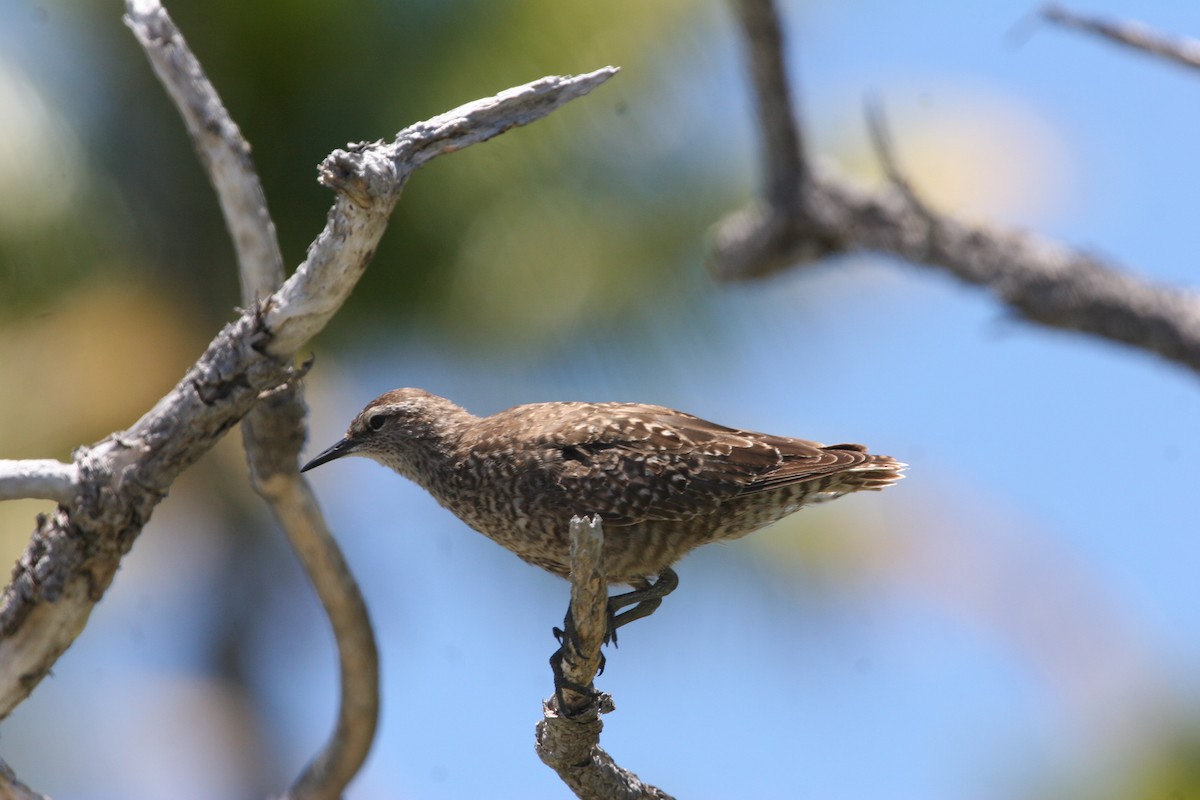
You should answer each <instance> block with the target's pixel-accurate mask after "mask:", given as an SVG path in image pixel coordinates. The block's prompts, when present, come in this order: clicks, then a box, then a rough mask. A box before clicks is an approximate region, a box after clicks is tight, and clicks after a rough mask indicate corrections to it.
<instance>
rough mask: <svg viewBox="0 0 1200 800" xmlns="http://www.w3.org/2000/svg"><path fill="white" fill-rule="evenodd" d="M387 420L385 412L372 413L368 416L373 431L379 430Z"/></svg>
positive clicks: (369, 425)
mask: <svg viewBox="0 0 1200 800" xmlns="http://www.w3.org/2000/svg"><path fill="white" fill-rule="evenodd" d="M385 422H387V417H385V416H384V415H383V414H372V415H371V416H369V417H367V427H368V428H370V429H371V430H373V431H377V430H379V429H380V428H382V427H383V423H385Z"/></svg>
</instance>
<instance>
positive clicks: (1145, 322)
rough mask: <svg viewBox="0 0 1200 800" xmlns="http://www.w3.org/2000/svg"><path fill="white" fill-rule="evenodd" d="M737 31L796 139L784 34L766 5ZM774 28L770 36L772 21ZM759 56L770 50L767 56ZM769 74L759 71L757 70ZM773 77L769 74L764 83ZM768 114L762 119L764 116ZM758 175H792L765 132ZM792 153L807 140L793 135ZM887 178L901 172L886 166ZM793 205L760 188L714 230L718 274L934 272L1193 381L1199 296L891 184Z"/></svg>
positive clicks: (752, 0) (745, 1)
mask: <svg viewBox="0 0 1200 800" xmlns="http://www.w3.org/2000/svg"><path fill="white" fill-rule="evenodd" d="M733 3H734V7H735V9H736V10H737V14H738V17H739V19H754V20H756V24H754V25H744V27H743V33H744V36H745V39H746V47H747V49H748V52H749V53H752V54H753V55H752V56H751V64H752V66H751V69H750V74H751V76H752V78H753V80H754V88H755V97H756V102H757V104H758V106H759V108H760V109H762V108H766V107H773V108H775V111H773V112H771V114H770V115H769V116H770V117H771V119H772V120H773V122H772V123H771V124H772V125H773V126H780V125H783V124H785V123H784V122H783V120H786V119H790V120H791V124H792V125H793V126H795V127H796V128H797V129H799V125H798V124H797V123H796V122H795V119H794V117H793V116H792V112H791V108H790V93H789V92H787V91H780V87H786V86H787V79H786V75H785V74H784V72H783V70H784V60H783V49H782V39H783V37H782V34H781V33H780V31H779V29H778V18H777V16H776V15H775V14H774V12H773V4H772V3H771V0H733ZM772 20H774V22H775V24H774V29H772V26H771V21H772ZM762 49H767V50H773V51H777V52H775V54H774V55H772V56H770V57H765V56H763V55H762V54H761V53H760V52H759V51H760V50H762ZM764 65H765V66H764ZM765 67H771V68H772V69H773V70H774V72H773V74H770V75H764V73H765V72H767V71H768V70H767V69H765ZM767 116H768V114H767V113H766V112H764V111H761V110H760V112H759V117H760V118H765V117H767ZM762 138H763V149H764V157H765V160H766V163H767V167H766V168H765V174H767V175H774V174H775V173H776V172H778V171H786V170H790V169H794V168H795V166H794V165H795V162H796V158H795V156H794V155H792V154H789V153H788V152H787V149H788V145H787V144H786V141H787V139H788V138H789V137H786V136H781V135H779V134H778V133H774V134H772V133H769V132H764V133H763V134H762ZM794 138H795V141H796V142H800V141H802V139H801V137H800V135H799V134H796V136H795V137H794ZM893 172H894V174H898V168H895V167H894V165H893ZM801 177H802V180H800V181H798V182H797V184H796V187H797V188H796V195H795V196H794V197H793V198H790V199H780V198H777V197H775V196H774V195H773V190H772V189H771V187H772V186H775V185H776V184H777V181H778V179H776V178H771V179H769V180H768V181H767V189H766V190H765V191H764V195H763V198H762V199H760V200H756V201H754V202H753V203H751V204H750V205H749V206H747V207H746V208H744V209H741V210H740V211H737V212H734V213H732V214H730V215H729V216H728V217H726V218H725V219H724V220H722V221H721V222H720V223H718V225H717V228H716V233H715V237H714V238H715V245H714V250H713V253H712V261H713V269H714V272H715V273H716V275H717V276H718V277H719V278H721V279H724V280H742V279H747V278H754V277H759V276H763V275H767V274H771V273H774V272H778V271H779V270H782V269H784V268H787V267H792V266H796V265H800V264H805V263H809V262H813V261H816V260H818V259H821V258H824V257H826V256H828V255H831V254H836V253H844V252H850V251H860V250H865V251H874V252H879V253H886V254H889V255H893V256H896V257H899V258H902V259H905V260H907V261H910V262H912V263H913V264H920V265H925V266H928V267H934V268H937V269H940V270H942V271H943V272H946V273H947V274H949V275H952V276H954V277H956V278H958V279H959V280H962V281H965V282H967V283H970V284H974V285H976V286H982V287H984V288H987V289H989V290H990V291H991V292H992V293H993V294H994V295H995V296H996V297H997V298H998V299H999V300H1000V301H1002V302H1003V303H1004V304H1006V305H1007V306H1008V307H1009V308H1010V309H1012V310H1013V311H1014V312H1015V313H1017V314H1018V315H1020V316H1021V317H1024V318H1025V319H1027V320H1029V321H1032V322H1037V323H1039V324H1041V325H1045V326H1048V327H1053V328H1060V329H1065V330H1071V331H1076V332H1080V333H1087V334H1091V335H1094V336H1098V337H1100V338H1103V339H1107V340H1109V341H1113V342H1120V343H1122V344H1127V345H1131V346H1133V347H1137V348H1140V349H1142V350H1145V351H1148V352H1152V353H1157V354H1158V355H1160V356H1162V357H1164V358H1166V359H1168V360H1171V361H1174V362H1176V363H1178V364H1181V365H1183V366H1185V367H1187V368H1189V369H1191V370H1192V371H1193V372H1196V373H1200V295H1197V294H1196V293H1195V292H1191V291H1185V290H1183V289H1178V288H1175V287H1170V286H1164V285H1161V284H1156V283H1154V282H1152V281H1148V280H1146V279H1144V278H1141V277H1139V276H1137V275H1135V274H1133V273H1132V272H1130V271H1128V270H1126V269H1124V268H1122V267H1121V266H1119V265H1117V264H1115V263H1113V262H1111V261H1109V260H1107V259H1104V258H1102V257H1100V256H1097V255H1094V254H1091V253H1085V252H1082V251H1079V250H1075V249H1072V248H1070V247H1067V246H1065V245H1062V244H1058V243H1056V242H1053V241H1050V240H1048V239H1046V238H1044V237H1040V236H1037V235H1035V234H1032V233H1027V232H1024V231H1016V230H1005V229H1002V228H999V227H994V226H987V225H979V224H972V223H968V222H964V221H962V220H958V219H955V218H954V217H953V216H951V215H948V214H943V213H939V212H936V211H932V210H930V209H929V208H928V207H926V206H925V205H924V204H922V203H919V202H916V201H915V195H913V194H912V192H911V191H905V190H904V188H905V187H904V186H903V185H900V186H897V185H893V186H892V187H891V188H890V189H889V190H886V191H879V192H873V191H868V190H865V189H863V188H860V187H857V186H854V185H853V184H851V183H849V182H847V181H844V180H842V179H839V178H836V177H831V176H827V175H817V174H815V173H813V172H802V173H801Z"/></svg>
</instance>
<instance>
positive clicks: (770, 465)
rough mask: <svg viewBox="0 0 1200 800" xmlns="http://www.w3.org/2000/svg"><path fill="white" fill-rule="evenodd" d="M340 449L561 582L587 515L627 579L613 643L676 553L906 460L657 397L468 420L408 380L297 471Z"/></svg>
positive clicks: (671, 576) (890, 474)
mask: <svg viewBox="0 0 1200 800" xmlns="http://www.w3.org/2000/svg"><path fill="white" fill-rule="evenodd" d="M351 455H354V456H365V457H367V458H371V459H373V460H375V461H377V462H379V463H380V464H382V465H384V466H386V467H389V468H391V469H392V470H394V471H395V472H397V473H399V474H400V475H402V476H404V477H405V478H408V479H409V480H412V481H414V482H415V483H417V484H418V485H420V486H421V487H422V488H424V489H425V490H426V491H428V492H429V493H430V494H431V495H432V496H433V497H434V498H435V499H436V500H437V501H438V502H439V503H440V504H441V505H443V506H444V507H446V508H447V509H449V510H450V511H451V512H453V513H454V514H455V515H456V516H457V517H458V518H459V519H461V520H462V521H463V522H465V523H466V524H467V525H469V526H470V527H472V528H474V529H475V530H476V531H479V532H480V533H482V534H484V535H485V536H487V537H488V538H490V539H492V540H493V541H495V542H496V543H498V544H500V545H501V546H503V547H505V548H506V549H508V550H510V551H511V552H513V553H514V554H516V555H517V556H518V557H520V558H521V559H523V560H525V561H527V562H529V563H530V564H533V565H535V566H538V567H541V568H542V569H545V570H547V571H549V572H551V573H553V574H555V575H558V576H560V577H563V578H569V575H570V569H571V565H570V553H571V545H570V534H569V526H570V520H571V518H572V517H574V516H581V517H582V516H599V517H600V519H601V521H602V524H603V530H604V544H603V551H602V560H603V565H604V571H605V574H606V577H607V580H608V582H609V584H610V585H621V584H624V585H628V586H630V587H632V591H629V592H626V593H624V594H618V595H614V596H612V597H611V598H610V599H609V604H608V612H609V622H608V624H609V629H608V633H607V635H606V641H611V642H614V643H615V641H616V631H617V629H618V628H619V627H621V626H623V625H626V624H628V623H629V622H632V621H634V620H635V619H641V618H643V617H646V616H649V615H650V614H652V613H653V612H654V611H655V610H656V609H657V608H658V607H659V605H660V604H661V603H662V598H663V597H665V596H666V595H667V594H669V593H670V592H672V591H673V590H674V589H675V588H676V587H677V586H678V584H679V578H678V575H677V574H676V573H675V571H674V569H673V567H674V565H675V564H676V562H678V561H679V560H680V559H681V558H683V556H685V555H686V554H687V553H689V552H690V551H692V550H694V549H695V548H697V547H700V546H702V545H705V544H708V543H710V542H717V541H725V540H730V539H738V538H741V537H743V536H746V535H747V534H749V533H752V532H754V531H756V530H758V529H760V528H763V527H765V526H767V525H770V524H771V523H773V522H776V521H778V520H780V519H782V518H784V517H786V516H789V515H790V514H792V513H794V512H796V511H798V510H800V508H801V507H803V506H805V505H807V504H809V503H814V502H820V501H823V500H830V499H833V498H836V497H840V496H842V495H844V494H849V493H851V492H857V491H863V490H880V489H885V488H887V487H888V486H891V485H892V484H894V483H895V482H896V481H898V480H899V479H900V478H902V477H903V474H902V473H903V470H904V469H905V467H907V465H906V464H904V463H902V462H900V461H897V460H896V459H894V458H892V457H891V456H884V455H872V454H870V453H869V452H867V448H866V447H865V446H863V445H861V444H834V445H824V444H820V443H818V442H813V441H808V440H805V439H794V438H789V437H785V436H774V435H770V434H765V433H756V432H753V431H747V430H741V429H738V428H730V427H726V426H724V425H718V424H717V423H714V422H709V421H707V420H704V419H701V418H699V417H696V416H693V415H691V414H686V413H684V412H682V411H676V410H674V409H671V408H666V407H664V406H658V405H647V404H643V403H618V402H595V403H589V402H546V403H533V404H529V405H519V406H515V407H513V408H509V409H507V410H505V411H501V412H499V413H497V414H494V415H492V416H489V417H479V416H476V415H474V414H472V413H470V412H469V411H467V410H466V409H464V408H462V407H460V406H458V405H456V404H455V403H453V402H452V401H450V400H447V399H446V398H444V397H439V396H438V395H436V394H432V393H430V392H427V391H425V390H423V389H414V388H404V389H395V390H393V391H390V392H386V393H384V394H382V395H380V396H379V397H377V398H375V399H374V400H372V401H371V402H370V403H368V404H367V405H366V407H365V408H363V409H362V411H360V412H359V413H358V415H357V416H355V417H354V419H353V420H352V421H351V422H350V426H349V428H348V429H347V431H346V434H345V436H343V437H342V439H341V440H339V441H338V442H337V443H335V444H334V445H333V446H331V447H329V448H328V449H326V450H324V451H322V452H321V453H320V454H319V455H317V456H316V457H315V458H313V459H312V460H311V461H309V462H308V463H307V464H305V465H304V466H303V467H302V469H301V471H302V472H307V471H308V470H311V469H313V468H315V467H319V466H321V465H322V464H326V463H328V462H330V461H333V460H335V459H338V458H342V457H344V456H351ZM622 609H625V610H622ZM618 612H620V613H618ZM568 627H569V621H568ZM560 634H561V631H558V630H557V629H556V635H559V636H560V640H561V635H560Z"/></svg>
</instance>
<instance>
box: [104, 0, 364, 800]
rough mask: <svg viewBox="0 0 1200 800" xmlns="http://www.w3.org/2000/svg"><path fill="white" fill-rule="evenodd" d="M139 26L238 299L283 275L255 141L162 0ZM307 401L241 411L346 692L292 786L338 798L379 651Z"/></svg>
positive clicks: (252, 453) (256, 476) (293, 399)
mask: <svg viewBox="0 0 1200 800" xmlns="http://www.w3.org/2000/svg"><path fill="white" fill-rule="evenodd" d="M127 11H128V13H127V16H126V23H127V24H128V25H129V26H130V27H131V28H132V29H133V31H134V33H135V35H136V36H137V38H138V41H140V42H141V43H142V46H143V48H145V50H146V54H147V56H148V57H149V58H150V62H151V64H152V65H153V66H154V69H155V72H156V73H157V75H158V77H159V80H160V81H161V82H162V83H163V85H164V87H165V88H166V90H167V93H168V94H169V95H170V96H171V98H172V100H174V102H175V104H176V106H177V107H178V109H179V111H180V114H181V115H182V116H183V119H184V123H185V124H186V126H187V129H188V133H189V134H190V135H191V137H192V142H193V143H194V144H195V147H196V151H197V154H198V155H199V156H200V161H201V163H202V164H203V165H204V167H205V169H206V170H207V172H208V175H209V180H210V181H211V182H212V184H213V187H214V189H216V192H217V198H218V201H219V203H220V205H221V210H222V212H223V213H224V216H225V221H226V225H227V227H228V228H229V231H230V234H231V235H232V237H233V240H234V245H235V250H236V253H237V258H238V272H239V274H240V275H241V282H242V302H243V303H245V304H246V305H252V304H253V303H255V302H256V301H257V300H258V298H260V297H266V296H267V295H269V294H270V293H271V292H273V291H275V290H276V289H277V288H278V287H279V285H280V284H282V283H283V258H282V256H281V254H280V250H279V243H278V240H277V237H276V235H275V226H274V223H273V222H272V221H271V216H270V213H269V212H268V210H267V205H266V195H265V193H264V192H263V190H262V185H261V183H260V182H259V179H258V175H257V173H256V171H255V169H254V164H253V162H252V160H251V158H250V146H249V144H247V143H246V141H245V140H244V139H243V138H242V135H241V131H240V130H239V129H238V127H237V125H236V124H234V122H233V120H232V119H231V118H230V116H229V114H228V112H227V111H226V109H225V106H224V104H223V103H222V102H221V99H220V97H219V95H218V94H217V92H216V90H215V89H214V88H213V86H212V84H211V83H210V82H209V81H208V79H207V78H206V77H205V75H204V72H203V70H202V68H201V66H200V63H199V61H198V60H197V59H196V58H195V57H194V56H193V55H192V53H191V50H190V49H189V48H188V46H187V42H186V41H185V40H184V38H183V36H182V35H181V34H180V32H179V31H178V29H177V28H176V27H175V25H174V23H173V22H172V21H171V19H170V17H169V16H168V15H167V13H166V11H165V10H164V9H163V8H162V7H161V6H160V5H159V4H158V2H157V0H129V2H128V3H127ZM307 412H308V409H307V407H306V405H305V403H304V397H303V389H302V387H301V386H300V385H299V384H298V383H293V384H290V385H288V386H286V387H283V388H281V389H280V390H279V391H277V392H274V393H273V394H272V395H271V397H270V398H269V399H267V400H265V401H263V402H260V403H258V404H256V405H255V406H254V407H253V408H251V409H250V412H249V413H248V414H247V415H246V417H245V419H243V420H242V439H243V443H244V446H245V448H246V454H247V460H248V463H249V466H250V472H251V478H252V483H253V485H254V488H255V491H257V492H258V494H259V495H260V496H261V497H262V498H263V499H264V500H265V501H266V502H267V504H268V505H269V506H270V508H271V510H272V512H273V513H274V515H275V518H276V519H277V520H278V521H279V523H280V525H281V526H282V528H283V530H284V532H285V533H286V534H287V537H288V540H289V542H290V543H291V545H292V547H293V549H294V550H295V551H296V553H297V555H298V556H299V558H300V561H301V563H302V564H303V566H304V569H305V572H306V573H307V574H308V576H309V580H311V581H312V583H313V586H314V588H315V589H316V591H317V594H318V596H319V597H320V599H321V605H322V607H323V608H324V609H325V613H326V615H327V616H328V618H329V621H330V625H331V627H332V629H333V634H334V639H335V641H336V642H337V647H338V659H339V668H340V675H339V677H340V683H339V685H340V687H341V697H340V703H339V705H338V716H337V721H336V724H335V726H334V731H333V735H332V737H331V738H330V740H329V741H328V742H327V743H326V744H325V745H324V747H323V748H322V750H321V751H320V752H319V753H318V754H317V756H316V757H314V758H313V759H312V760H311V761H310V762H309V763H308V765H307V766H306V767H305V769H304V771H303V773H302V774H301V775H300V776H299V778H297V780H296V781H295V782H294V784H293V785H292V788H291V790H290V791H289V793H288V796H289V797H290V798H294V799H295V800H302V799H304V800H308V799H309V798H311V799H313V800H317V799H324V798H329V799H331V800H332V799H333V798H338V797H340V796H341V794H342V791H343V790H344V789H345V787H346V785H347V784H348V783H349V782H350V780H351V779H352V778H353V777H354V775H355V774H356V773H357V772H358V770H359V768H360V767H361V766H362V763H363V762H364V761H365V760H366V757H367V753H368V752H369V751H370V748H371V743H372V742H373V740H374V738H375V729H376V726H377V723H378V719H379V656H378V648H377V646H376V643H375V636H374V631H373V630H372V627H371V620H370V616H369V614H368V612H367V607H366V603H365V602H364V601H363V597H362V592H361V590H360V589H359V587H358V583H357V581H355V579H354V576H353V575H352V574H351V572H350V569H349V567H348V566H347V564H346V560H345V557H344V556H343V554H342V551H341V549H340V548H339V547H338V545H337V542H336V540H335V539H334V537H333V535H332V533H331V532H330V530H329V526H328V524H327V523H326V521H325V518H324V516H323V515H322V514H321V509H320V506H319V505H318V504H317V501H316V498H315V497H314V495H313V493H312V490H311V488H310V487H309V485H308V482H307V481H306V480H304V478H303V477H301V475H300V473H299V471H298V469H297V467H298V463H299V455H300V450H301V448H302V447H303V445H304V440H305V438H306V435H307V428H306V424H305V419H306V417H307Z"/></svg>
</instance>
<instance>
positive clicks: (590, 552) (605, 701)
mask: <svg viewBox="0 0 1200 800" xmlns="http://www.w3.org/2000/svg"><path fill="white" fill-rule="evenodd" d="M603 549H604V528H603V525H602V523H601V522H600V518H599V517H598V516H597V517H591V518H582V517H573V518H572V519H571V610H570V612H569V617H570V618H571V619H572V620H573V621H574V624H573V625H568V628H573V629H574V630H573V631H571V630H568V631H567V632H566V635H564V637H563V647H564V648H566V653H565V657H564V658H563V660H562V671H563V677H564V678H565V679H566V681H567V682H569V683H573V684H575V685H576V686H580V687H585V691H584V692H582V693H581V692H579V691H577V690H576V689H574V688H563V689H562V696H563V699H564V705H565V706H566V707H565V708H561V709H560V708H559V707H558V699H557V697H554V698H551V699H549V700H547V701H545V702H544V703H543V704H542V721H541V722H539V723H538V725H537V753H538V757H539V758H541V759H542V761H543V763H545V764H546V765H547V766H548V767H550V768H551V769H553V770H554V771H555V772H557V773H558V776H559V777H560V778H562V781H563V783H565V784H566V785H567V787H568V788H569V789H570V790H571V791H573V792H574V793H575V794H576V796H578V797H580V798H584V800H610V799H611V798H617V800H671V796H670V795H668V794H667V793H666V792H663V791H662V790H661V789H657V788H655V787H653V786H650V785H649V784H645V783H642V781H641V780H640V779H639V778H638V777H637V776H636V775H634V774H633V773H632V772H629V771H628V770H625V769H623V768H621V766H620V765H618V764H617V763H616V762H615V761H613V759H612V756H610V755H609V754H608V753H606V752H605V751H604V750H603V749H602V748H601V747H600V731H601V730H602V729H603V727H604V725H603V723H601V722H600V715H601V714H605V713H608V712H609V711H611V710H612V709H613V706H612V698H611V697H609V696H608V695H605V694H597V693H596V692H595V691H594V688H593V686H592V681H593V680H594V678H595V676H596V671H597V669H599V667H600V647H601V645H602V644H603V642H604V633H605V631H606V630H607V625H608V611H607V609H608V602H607V601H608V583H607V581H606V580H605V577H604V561H603V558H602V554H603ZM558 688H559V687H557V686H556V687H555V689H556V693H557V690H558Z"/></svg>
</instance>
